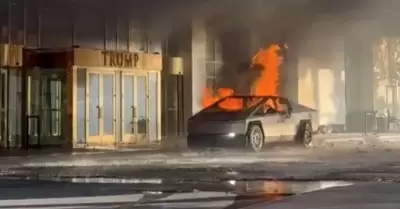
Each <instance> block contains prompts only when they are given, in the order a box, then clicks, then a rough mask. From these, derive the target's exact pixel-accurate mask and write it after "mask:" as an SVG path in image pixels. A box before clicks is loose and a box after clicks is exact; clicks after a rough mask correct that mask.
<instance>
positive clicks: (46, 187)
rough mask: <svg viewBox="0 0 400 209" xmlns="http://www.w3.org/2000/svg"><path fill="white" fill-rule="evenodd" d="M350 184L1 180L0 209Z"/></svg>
mask: <svg viewBox="0 0 400 209" xmlns="http://www.w3.org/2000/svg"><path fill="white" fill-rule="evenodd" d="M353 184H357V183H352V182H340V181H331V182H327V181H326V182H320V181H314V182H290V181H288V182H277V181H248V182H245V181H242V182H239V181H238V182H229V183H225V182H222V183H212V184H207V183H201V182H199V183H196V184H195V183H184V184H173V185H169V186H167V185H165V184H159V185H158V186H157V187H158V188H151V186H149V185H148V186H143V185H142V186H140V185H138V184H134V183H130V184H115V183H102V184H99V183H65V182H58V183H57V182H50V181H32V180H31V181H22V180H9V179H8V180H7V179H1V178H0V193H1V194H2V195H0V205H1V206H0V208H53V209H54V208H57V209H60V208H86V209H88V208H97V209H98V208H121V207H122V208H150V207H152V208H241V207H244V206H248V205H254V204H256V203H261V202H264V203H265V202H273V201H276V200H279V199H282V198H284V197H287V196H291V195H296V194H304V193H308V192H312V191H317V190H321V189H327V188H333V187H344V186H350V185H353Z"/></svg>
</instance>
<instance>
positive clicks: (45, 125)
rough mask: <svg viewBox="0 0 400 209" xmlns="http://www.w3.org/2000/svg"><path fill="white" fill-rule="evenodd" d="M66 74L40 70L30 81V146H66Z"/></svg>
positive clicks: (60, 70) (29, 78)
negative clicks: (64, 144)
mask: <svg viewBox="0 0 400 209" xmlns="http://www.w3.org/2000/svg"><path fill="white" fill-rule="evenodd" d="M65 99H66V71H65V70H64V69H54V70H47V69H46V70H44V69H40V70H38V69H36V70H34V71H33V73H32V75H30V76H29V77H28V104H29V105H28V111H27V113H28V114H27V117H28V130H27V131H28V146H30V147H37V146H38V147H41V146H62V145H63V143H64V137H65V136H64V133H65V127H64V124H65V119H66V111H65V107H66V104H65Z"/></svg>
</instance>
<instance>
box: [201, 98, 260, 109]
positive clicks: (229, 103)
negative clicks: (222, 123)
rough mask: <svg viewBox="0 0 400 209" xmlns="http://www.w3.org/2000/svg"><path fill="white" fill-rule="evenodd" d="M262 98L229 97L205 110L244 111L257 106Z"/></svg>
mask: <svg viewBox="0 0 400 209" xmlns="http://www.w3.org/2000/svg"><path fill="white" fill-rule="evenodd" d="M262 100H263V98H261V97H227V98H225V99H222V100H220V101H218V102H216V103H215V104H213V105H211V106H210V107H208V108H206V109H205V110H204V112H244V111H246V110H249V109H251V108H253V107H256V106H257V105H258V104H260V102H261V101H262Z"/></svg>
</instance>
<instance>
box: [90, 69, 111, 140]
mask: <svg viewBox="0 0 400 209" xmlns="http://www.w3.org/2000/svg"><path fill="white" fill-rule="evenodd" d="M87 78H88V83H87V85H88V86H87V92H86V93H87V97H86V99H87V103H86V104H87V111H86V114H88V115H87V116H86V118H87V121H86V127H87V129H88V130H87V131H86V133H88V137H87V143H88V144H92V145H93V144H98V145H114V144H115V121H116V118H115V80H114V79H115V76H114V72H111V73H103V72H101V73H100V72H88V76H87Z"/></svg>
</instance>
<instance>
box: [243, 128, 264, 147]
mask: <svg viewBox="0 0 400 209" xmlns="http://www.w3.org/2000/svg"><path fill="white" fill-rule="evenodd" d="M247 138H248V148H249V149H251V150H252V151H254V152H260V151H261V150H262V149H263V147H264V133H263V131H262V130H261V127H260V126H259V125H257V124H251V125H250V126H249V129H248V133H247Z"/></svg>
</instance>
